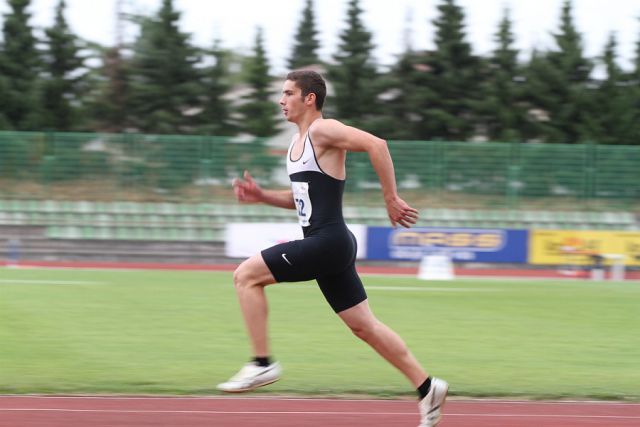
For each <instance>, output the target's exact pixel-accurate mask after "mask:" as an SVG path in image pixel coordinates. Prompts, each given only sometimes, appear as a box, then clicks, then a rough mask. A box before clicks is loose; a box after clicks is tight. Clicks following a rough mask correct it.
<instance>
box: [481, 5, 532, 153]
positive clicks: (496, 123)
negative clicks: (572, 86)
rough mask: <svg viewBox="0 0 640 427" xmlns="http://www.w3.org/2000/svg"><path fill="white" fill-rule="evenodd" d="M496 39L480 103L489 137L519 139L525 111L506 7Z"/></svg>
mask: <svg viewBox="0 0 640 427" xmlns="http://www.w3.org/2000/svg"><path fill="white" fill-rule="evenodd" d="M495 41H496V43H497V47H496V49H495V50H494V51H493V55H492V57H491V58H489V60H488V73H487V76H486V81H485V84H484V85H483V86H484V87H483V89H484V91H483V93H484V96H483V98H484V99H483V101H482V102H481V103H480V105H481V110H482V114H483V116H484V119H483V122H484V123H485V126H486V134H487V137H488V138H489V139H490V140H494V141H495V140H497V141H519V140H521V139H522V138H521V130H520V129H521V127H522V126H523V123H524V120H525V117H526V112H525V107H524V104H523V101H522V96H521V88H520V86H521V84H520V83H519V82H520V81H521V80H522V76H521V69H520V66H519V64H518V50H517V49H515V48H514V47H513V44H514V42H515V36H514V34H513V30H512V22H511V19H510V17H509V11H508V10H505V12H504V16H503V18H502V20H501V21H500V25H499V29H498V32H497V33H496V35H495Z"/></svg>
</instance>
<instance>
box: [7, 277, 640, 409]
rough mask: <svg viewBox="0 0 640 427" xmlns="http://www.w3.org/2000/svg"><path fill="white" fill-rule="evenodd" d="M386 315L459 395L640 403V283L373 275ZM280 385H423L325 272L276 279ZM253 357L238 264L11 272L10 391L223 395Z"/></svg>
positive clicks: (305, 391) (307, 388) (383, 391)
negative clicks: (239, 298)
mask: <svg viewBox="0 0 640 427" xmlns="http://www.w3.org/2000/svg"><path fill="white" fill-rule="evenodd" d="M365 284H366V287H367V290H368V293H369V298H370V304H371V306H372V308H373V310H374V312H375V313H376V314H377V316H378V317H379V318H380V319H381V320H382V321H384V322H385V323H387V324H388V325H389V326H391V327H392V328H393V329H395V330H396V331H398V332H399V333H400V335H401V336H402V337H403V338H404V339H405V341H406V342H407V344H408V345H409V347H410V348H411V349H412V351H413V353H414V354H415V355H416V357H417V358H418V359H419V360H420V361H421V362H423V363H424V365H425V366H426V367H427V368H428V369H429V370H430V372H431V373H433V374H434V375H437V376H440V377H443V378H446V379H447V380H448V381H449V382H450V383H451V392H452V394H454V395H462V396H509V397H531V398H564V397H570V398H598V399H624V400H640V333H639V332H638V331H639V330H640V284H639V283H637V282H624V283H614V282H592V281H520V280H480V279H478V280H471V279H464V280H462V279H460V280H455V281H451V282H424V281H419V280H416V279H413V278H410V277H408V278H398V277H393V278H392V277H365ZM267 293H268V295H269V299H270V304H271V306H270V307H271V313H270V316H271V318H270V320H271V323H270V325H271V328H270V329H271V333H272V345H273V352H274V355H275V356H276V357H277V358H278V359H279V360H280V361H281V362H282V364H283V366H284V369H285V375H284V377H283V379H282V380H281V381H279V382H278V383H275V384H273V385H272V386H270V387H267V388H264V389H263V390H261V391H259V393H266V394H269V393H277V394H301V395H311V394H322V395H343V394H349V395H350V394H369V395H374V396H401V395H413V393H414V392H413V390H412V388H411V386H410V385H409V383H408V382H407V380H406V379H405V378H404V377H403V376H402V375H401V374H400V373H399V372H397V371H395V370H394V369H393V368H392V367H390V366H388V365H387V364H386V362H384V361H383V360H382V359H381V358H379V356H378V355H377V354H375V353H374V352H373V351H372V350H371V349H369V348H368V347H367V346H366V345H365V344H364V343H362V342H360V341H359V340H358V339H357V338H355V337H354V336H353V335H352V334H351V332H350V331H348V330H347V329H346V328H345V327H344V326H343V325H342V323H341V322H340V320H339V319H338V317H337V316H335V315H334V314H333V312H332V311H331V309H330V308H329V306H328V305H327V304H326V302H325V301H324V299H323V297H322V295H321V293H320V292H319V290H318V289H317V287H316V285H315V284H314V283H303V284H284V285H275V286H272V287H269V288H268V290H267ZM249 356H250V350H249V345H248V343H247V340H246V336H245V332H244V326H243V324H242V321H241V317H240V313H239V310H238V305H237V302H236V299H235V293H234V291H233V286H232V285H231V273H214V272H176V271H105V270H95V271H89V270H25V269H0V393H5V394H6V393H127V394H130V393H145V394H149V393H166V394H216V393H217V392H216V391H215V384H217V383H218V382H221V381H223V380H225V379H226V378H227V377H228V376H230V375H231V374H233V373H235V371H236V370H237V369H238V368H239V367H240V365H241V364H242V363H244V362H245V361H246V360H247V359H248V357H249Z"/></svg>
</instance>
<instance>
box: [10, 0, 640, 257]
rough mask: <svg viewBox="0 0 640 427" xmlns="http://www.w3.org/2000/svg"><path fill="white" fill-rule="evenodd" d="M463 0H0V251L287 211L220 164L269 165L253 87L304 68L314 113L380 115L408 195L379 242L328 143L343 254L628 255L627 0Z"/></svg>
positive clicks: (116, 246)
mask: <svg viewBox="0 0 640 427" xmlns="http://www.w3.org/2000/svg"><path fill="white" fill-rule="evenodd" d="M479 3H480V2H471V1H454V0H448V1H445V0H442V1H434V2H425V1H409V0H406V1H404V2H394V3H393V5H390V4H389V3H388V2H378V1H373V0H370V1H365V0H361V1H358V0H335V1H329V2H322V3H320V2H314V1H313V0H290V1H281V2H277V4H276V5H277V8H276V7H275V6H274V4H273V3H271V2H269V3H266V2H258V1H239V2H234V5H233V7H231V6H232V5H224V7H223V6H222V5H221V4H218V3H217V2H209V3H207V5H202V2H195V1H186V0H185V1H177V0H176V1H172V0H163V1H160V0H156V1H150V0H147V1H142V0H139V1H134V0H100V1H95V2H92V3H91V5H89V3H87V2H79V1H62V0H59V1H58V0H48V1H45V0H39V1H35V0H34V1H29V0H2V1H0V12H1V13H2V18H1V22H0V24H1V25H2V38H1V39H0V100H1V102H0V251H3V252H4V253H5V255H6V256H5V258H6V259H7V261H6V263H10V262H23V261H26V260H49V261H56V260H67V261H68V260H102V261H112V260H115V261H123V260H125V261H131V260H139V261H157V262H189V263H215V262H226V261H228V260H229V254H228V253H226V252H225V250H224V247H225V241H226V242H227V243H228V240H229V239H230V237H229V234H227V233H226V230H227V225H228V224H229V223H231V222H239V223H245V222H258V223H291V222H292V219H294V218H293V216H292V215H291V213H290V212H280V211H279V210H277V209H274V208H271V207H267V206H239V205H238V204H237V203H236V202H235V199H234V198H233V195H232V193H231V191H230V182H231V180H232V179H233V178H234V177H236V176H239V175H240V174H241V173H242V171H243V170H244V169H248V170H250V171H251V172H252V174H253V175H254V176H255V177H256V178H257V179H258V180H259V182H260V183H261V184H262V185H264V186H269V187H285V186H287V184H288V181H287V176H286V174H285V169H284V154H285V153H286V149H287V146H288V143H289V141H290V138H291V135H292V133H293V132H294V131H295V130H294V129H293V128H292V127H291V126H290V125H289V124H287V123H286V122H285V121H284V120H282V118H281V117H280V111H279V108H278V105H277V100H278V99H279V96H280V90H281V86H282V82H283V78H284V76H285V75H286V72H287V70H290V69H297V68H311V69H314V70H317V71H319V72H321V73H322V74H323V75H324V76H325V77H326V79H327V82H328V85H329V96H328V100H327V104H326V108H325V117H336V118H338V119H340V120H343V121H344V122H345V123H348V124H351V125H354V126H357V127H361V128H363V129H365V130H367V131H370V132H372V133H375V134H377V135H379V136H381V137H383V138H385V139H387V140H388V142H389V147H390V150H391V152H392V155H393V156H394V161H395V166H396V176H397V179H398V184H399V188H400V190H401V193H402V195H403V197H404V198H406V199H407V200H408V201H409V202H410V203H412V204H413V205H415V206H416V207H417V208H418V209H420V210H421V219H420V222H419V223H418V226H420V227H422V228H421V229H418V235H417V237H416V236H409V237H407V238H406V239H405V240H403V239H396V242H398V241H401V242H405V243H402V244H400V246H402V245H405V246H406V245H408V246H410V247H411V248H410V249H411V250H409V251H406V250H398V251H395V252H394V248H395V249H398V248H397V247H396V246H394V245H391V244H388V247H385V248H382V249H380V247H379V245H383V246H384V245H387V243H385V242H386V240H385V237H384V236H386V235H387V234H384V233H389V232H390V231H389V230H377V231H376V229H375V227H385V226H387V225H388V222H387V217H386V212H385V210H384V205H383V202H382V198H381V196H380V195H379V185H378V181H377V176H376V175H375V172H374V171H373V169H372V168H371V166H370V164H369V161H368V158H367V157H366V156H364V155H361V154H357V153H356V154H350V156H349V158H348V181H347V189H346V195H345V216H346V217H347V220H348V222H350V223H353V224H359V225H362V226H364V229H363V230H364V231H362V233H361V234H362V240H361V244H363V245H364V246H366V247H367V250H366V251H364V254H363V257H364V259H366V260H372V261H398V262H400V261H414V262H415V261H417V260H419V259H420V257H421V256H423V255H424V254H425V253H429V252H431V251H433V250H437V251H440V252H442V251H445V252H449V253H451V254H452V256H453V259H454V261H456V262H460V263H465V262H466V263H469V262H482V263H495V262H497V263H505V264H521V265H525V266H531V265H541V266H542V265H562V264H565V263H567V262H569V261H567V260H568V257H567V254H568V255H569V256H570V257H571V259H572V261H571V263H577V264H591V263H592V262H594V256H598V255H602V254H605V253H606V254H614V255H621V254H622V255H623V256H624V257H625V260H626V261H625V262H626V264H627V265H628V266H630V267H633V266H635V265H637V264H638V254H639V253H640V237H639V236H640V231H639V228H640V217H639V214H640V188H639V187H640V185H639V184H638V183H639V182H640V19H638V17H640V5H638V3H637V2H634V1H624V0H619V1H612V2H607V3H606V4H602V3H600V2H590V1H587V0H581V1H580V0H574V1H570V0H565V1H563V0H553V1H552V0H548V1H541V2H536V5H527V6H525V5H523V4H522V2H506V1H491V2H482V4H481V6H480V5H479ZM528 3H530V2H528ZM267 4H268V6H265V5H267ZM367 227H368V228H367ZM430 228H436V229H437V230H436V231H437V233H440V234H436V237H435V240H433V239H432V238H433V235H432V234H429V233H432V232H433V230H431V229H430ZM459 229H462V230H463V231H461V232H460V231H455V230H459ZM486 230H489V231H488V232H486ZM538 231H539V232H538ZM372 233H373V234H372ZM376 233H383V234H376ZM492 233H493V234H492ZM487 235H489V236H496V235H499V236H501V237H499V238H495V239H497V240H491V239H489V240H491V242H493V243H490V244H488V243H486V242H487V241H485V240H482V239H484V238H486V236H487ZM380 236H382V237H380ZM460 236H462V237H460ZM478 236H480V237H478ZM540 236H543V237H540ZM404 237H406V236H404ZM233 239H237V237H233ZM367 239H368V241H367ZM407 239H408V240H407ZM407 241H408V242H409V243H406V242H407ZM372 242H376V243H375V246H374V243H372ZM478 242H480V243H478ZM482 242H485V243H482ZM496 242H497V243H496ZM483 244H484V245H485V246H484V247H483ZM510 245H515V246H510ZM487 248H489V249H487ZM505 248H506V249H505ZM499 251H502V252H500V253H501V255H496V254H497V253H498V252H499ZM488 252H491V253H492V254H494V255H495V256H493V255H492V256H488V255H487V253H488ZM506 253H511V254H513V253H518V254H519V255H518V256H513V255H510V256H507V255H505V254H506ZM536 254H537V255H536ZM232 258H233V257H232ZM12 260H13V261H12ZM596 261H597V260H596ZM605 261H606V260H605Z"/></svg>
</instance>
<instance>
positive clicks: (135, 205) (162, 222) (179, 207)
mask: <svg viewBox="0 0 640 427" xmlns="http://www.w3.org/2000/svg"><path fill="white" fill-rule="evenodd" d="M344 216H345V218H346V220H347V222H349V223H359V224H366V225H379V226H386V225H388V218H387V212H386V209H385V208H384V207H375V208H372V207H362V206H345V208H344ZM228 222H295V216H294V215H293V214H292V213H291V212H290V211H287V210H284V209H277V208H273V207H270V206H265V205H240V204H236V203H232V204H215V203H193V204H189V203H145V202H93V201H59V200H20V199H6V200H2V199H0V225H12V226H43V227H45V229H46V236H47V237H48V238H51V239H98V240H163V241H172V240H176V241H177V240H187V241H219V240H222V239H223V237H224V226H225V224H226V223H228ZM417 225H418V226H423V227H426V226H429V227H474V228H543V229H592V230H594V229H595V230H599V229H609V230H638V229H640V227H639V225H638V223H637V221H636V218H635V216H634V215H633V214H632V213H630V212H617V211H603V212H596V211H550V210H508V209H448V208H425V209H423V210H421V216H420V220H419V222H418V224H417Z"/></svg>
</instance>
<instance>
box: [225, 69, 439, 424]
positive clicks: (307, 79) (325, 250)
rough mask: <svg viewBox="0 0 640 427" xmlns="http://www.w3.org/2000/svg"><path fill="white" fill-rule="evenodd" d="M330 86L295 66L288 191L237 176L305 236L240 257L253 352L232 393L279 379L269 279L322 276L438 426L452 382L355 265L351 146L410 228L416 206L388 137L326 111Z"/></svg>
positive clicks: (290, 82)
mask: <svg viewBox="0 0 640 427" xmlns="http://www.w3.org/2000/svg"><path fill="white" fill-rule="evenodd" d="M325 96H326V85H325V82H324V80H323V79H322V77H321V76H320V75H319V74H318V73H316V72H313V71H307V70H302V71H293V72H291V73H289V74H288V75H287V78H286V81H285V82H284V86H283V90H282V98H281V99H280V106H281V107H282V112H283V113H284V116H285V117H286V119H287V120H288V121H290V122H292V123H295V124H296V125H297V126H298V133H297V134H296V135H294V137H293V140H292V142H291V145H290V146H289V150H288V153H287V172H288V174H289V177H290V179H291V189H290V190H267V189H263V188H261V187H260V186H259V185H258V184H257V183H256V182H255V181H254V180H253V178H252V177H251V175H250V174H249V172H247V171H245V173H244V179H236V180H235V181H234V183H233V188H234V192H235V195H236V198H237V199H238V200H239V201H240V202H242V203H266V204H269V205H272V206H277V207H281V208H287V209H295V210H296V212H297V214H298V220H299V223H300V225H301V226H302V231H303V235H304V238H303V239H302V240H295V241H291V242H287V243H282V244H278V245H275V246H273V247H271V248H268V249H265V250H263V251H262V252H261V253H259V254H256V255H254V256H252V257H251V258H249V259H247V260H246V261H244V262H243V263H241V264H240V265H239V266H238V268H237V269H236V271H235V273H234V277H233V280H234V285H235V289H236V292H237V295H238V299H239V302H240V308H241V310H242V314H243V316H244V321H245V325H246V328H247V332H248V335H249V338H250V341H251V345H252V349H253V352H254V356H255V357H254V358H253V359H252V360H251V361H250V362H249V363H247V364H246V365H245V366H244V367H243V368H242V369H241V370H240V371H239V372H238V373H237V374H236V375H234V376H233V377H232V378H231V379H229V380H228V381H227V382H224V383H222V384H219V385H218V389H219V390H222V391H225V392H244V391H250V390H253V389H255V388H258V387H261V386H264V385H267V384H270V383H273V382H275V381H277V380H278V379H279V378H280V375H281V373H282V368H281V366H280V364H279V363H278V362H276V361H274V360H272V357H271V349H270V347H269V340H268V335H267V311H268V310H267V299H266V297H265V292H264V288H265V286H267V285H271V284H274V283H281V282H299V281H306V280H312V279H315V280H316V281H317V283H318V285H319V286H320V289H321V291H322V293H323V294H324V296H325V298H326V300H327V302H328V303H329V305H330V306H331V308H332V309H333V310H334V311H335V312H336V313H337V315H338V316H339V317H340V318H341V319H342V321H343V322H344V323H345V324H346V325H347V326H348V327H349V328H350V329H351V331H352V332H353V333H354V334H355V335H356V336H357V337H358V338H360V339H362V340H363V341H365V342H366V343H367V344H369V345H370V346H371V347H372V348H373V349H374V350H375V351H376V352H378V353H379V354H380V355H381V356H382V357H383V358H385V359H386V360H387V361H388V362H389V363H391V364H392V365H393V366H395V367H396V368H397V369H398V370H400V372H402V373H403V374H404V375H405V376H406V377H407V378H408V379H409V381H410V382H411V383H412V384H413V386H414V387H415V388H416V390H417V392H418V395H419V396H420V403H419V408H420V413H421V423H420V426H423V427H426V426H435V425H437V424H438V422H439V420H440V413H441V406H442V404H443V403H444V401H445V398H446V396H447V390H448V384H447V383H446V382H445V381H443V380H441V379H438V378H433V377H431V376H429V375H427V373H426V372H425V370H424V369H423V368H422V367H421V366H420V364H419V363H418V361H417V360H416V358H415V357H414V356H413V355H412V354H411V352H410V351H409V349H408V348H407V345H406V344H405V343H404V341H403V340H402V338H400V336H399V335H398V334H397V333H396V332H394V331H393V330H391V329H390V328H389V327H388V326H386V325H385V324H383V323H382V322H380V321H379V320H378V319H377V318H376V317H375V316H374V314H373V312H372V311H371V309H370V307H369V303H368V301H367V295H366V293H365V289H364V287H363V285H362V282H361V281H360V278H359V276H358V274H357V273H356V269H355V259H356V240H355V237H354V236H353V234H352V233H351V232H350V231H349V229H348V228H347V226H346V224H345V222H344V219H343V216H342V194H343V191H344V185H345V178H346V167H345V160H346V154H347V152H348V151H359V152H367V153H368V155H369V158H370V161H371V164H372V165H373V167H374V169H375V171H376V173H377V175H378V177H379V180H380V183H381V185H382V193H383V196H384V201H385V204H386V208H387V212H388V215H389V220H390V221H391V224H392V225H393V226H394V227H396V226H397V225H398V224H399V225H401V226H403V227H407V228H408V227H411V226H412V225H413V224H415V223H416V221H417V219H418V211H417V210H416V209H414V208H412V207H411V206H409V205H408V204H407V203H406V202H405V201H404V200H403V199H401V198H400V196H399V195H398V193H397V189H396V181H395V173H394V168H393V162H392V160H391V156H390V154H389V150H388V148H387V144H386V141H384V140H382V139H380V138H377V137H375V136H373V135H371V134H369V133H367V132H365V131H362V130H359V129H356V128H354V127H350V126H346V125H344V124H343V123H341V122H339V121H337V120H333V119H324V118H323V117H322V107H323V104H324V99H325Z"/></svg>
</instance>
